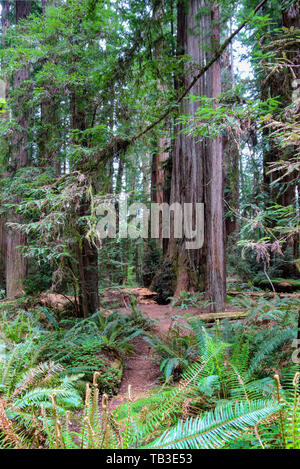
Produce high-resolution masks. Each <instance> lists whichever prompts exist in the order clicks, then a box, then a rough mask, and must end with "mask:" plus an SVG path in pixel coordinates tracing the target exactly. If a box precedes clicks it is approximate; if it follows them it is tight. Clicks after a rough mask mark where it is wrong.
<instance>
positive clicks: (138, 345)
mask: <svg viewBox="0 0 300 469" xmlns="http://www.w3.org/2000/svg"><path fill="white" fill-rule="evenodd" d="M140 309H141V312H142V313H143V315H144V316H146V317H147V318H149V319H152V320H154V329H153V334H156V335H158V336H159V335H165V334H167V332H168V330H169V329H170V327H171V326H172V322H173V321H174V316H177V317H178V316H180V317H181V321H183V322H185V315H187V316H197V317H199V316H201V319H203V320H206V321H209V320H210V319H211V318H212V317H214V319H215V317H216V315H211V314H208V313H205V312H204V311H201V310H199V308H192V307H190V308H188V309H185V310H183V311H182V310H181V311H179V308H176V307H175V308H171V306H170V305H158V304H149V305H140ZM120 311H121V312H124V313H128V310H126V309H125V308H123V309H121V310H120ZM232 314H237V315H239V316H240V315H244V314H245V313H244V312H241V311H232V307H231V311H230V312H229V311H225V312H224V313H220V314H219V316H220V317H226V316H231V315H232ZM132 345H134V348H135V350H134V354H133V356H132V357H130V358H129V359H127V361H126V363H125V366H124V372H123V377H122V381H121V386H120V389H119V393H118V394H117V395H116V396H114V397H112V399H110V403H109V408H110V410H113V409H115V408H116V407H118V406H119V405H121V404H122V403H123V402H124V401H125V400H126V399H127V398H128V387H129V385H131V393H130V394H131V398H132V399H133V400H136V399H140V398H142V397H144V396H145V395H146V394H147V393H148V392H149V391H151V389H153V388H155V387H157V386H158V385H159V384H161V383H159V377H160V376H161V375H162V373H161V372H160V369H159V364H158V363H157V362H156V361H155V360H154V356H153V354H152V350H151V347H150V346H149V344H148V343H147V342H146V341H145V340H144V339H142V338H139V337H138V338H136V339H135V340H134V341H133V342H132Z"/></svg>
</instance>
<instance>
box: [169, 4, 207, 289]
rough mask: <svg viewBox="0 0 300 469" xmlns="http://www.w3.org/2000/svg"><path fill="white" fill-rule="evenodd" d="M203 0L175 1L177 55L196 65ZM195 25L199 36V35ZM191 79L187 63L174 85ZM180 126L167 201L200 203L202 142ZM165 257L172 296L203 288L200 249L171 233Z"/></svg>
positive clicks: (200, 55) (196, 89)
mask: <svg viewBox="0 0 300 469" xmlns="http://www.w3.org/2000/svg"><path fill="white" fill-rule="evenodd" d="M202 7H203V1H201V0H190V2H189V5H187V4H186V2H185V1H180V2H179V3H178V12H177V54H178V55H189V56H190V57H191V59H192V61H193V63H196V64H203V63H204V62H205V53H204V52H203V49H202V48H200V45H199V42H200V41H201V40H204V31H205V29H204V28H203V27H204V23H205V21H206V20H207V18H206V17H203V16H202V18H201V23H202V24H201V26H200V24H199V17H198V16H196V15H197V14H198V15H199V10H200V8H202ZM199 26H200V28H201V31H200V32H201V35H200V34H199V31H198V29H199ZM191 80H192V73H191V71H190V70H188V66H186V69H185V71H184V73H183V76H182V77H181V78H180V80H178V83H177V86H178V87H186V86H188V85H189V83H190V82H191ZM204 91H205V79H204V78H202V79H200V80H199V81H198V82H197V83H196V84H195V85H194V86H193V88H192V89H191V94H194V95H198V96H199V95H200V96H201V95H203V94H204ZM197 106H198V104H197V103H195V102H191V101H185V102H184V104H183V105H182V107H181V113H184V114H189V115H192V114H194V113H195V111H196V109H197ZM182 130H183V126H182V125H181V124H178V125H177V126H176V128H175V135H176V139H175V143H174V151H173V155H172V175H171V193H170V204H173V203H176V202H179V203H180V204H181V207H183V204H184V203H193V204H196V203H203V202H204V161H203V152H204V144H203V143H200V142H198V139H196V138H194V137H192V136H190V135H186V134H184V133H183V132H182ZM168 255H169V258H170V260H171V263H172V264H173V265H174V268H175V272H176V284H175V285H174V291H175V293H174V294H175V296H178V295H179V293H180V291H181V290H186V291H194V290H199V289H200V290H203V289H204V249H196V250H189V251H188V250H186V249H185V240H184V239H182V240H177V239H174V237H173V234H172V232H171V239H170V242H169V252H168Z"/></svg>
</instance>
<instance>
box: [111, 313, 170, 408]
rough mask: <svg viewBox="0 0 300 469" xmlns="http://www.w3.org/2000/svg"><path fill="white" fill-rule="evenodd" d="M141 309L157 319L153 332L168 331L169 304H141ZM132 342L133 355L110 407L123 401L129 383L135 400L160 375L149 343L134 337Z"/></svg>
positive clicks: (153, 383)
mask: <svg viewBox="0 0 300 469" xmlns="http://www.w3.org/2000/svg"><path fill="white" fill-rule="evenodd" d="M141 310H142V312H143V314H144V315H145V316H147V317H149V318H151V319H154V320H156V321H157V322H156V324H155V329H154V334H155V333H156V334H159V333H160V332H162V333H164V332H167V331H168V329H169V327H170V325H171V322H172V321H171V316H172V312H171V309H170V307H169V306H162V305H156V304H151V305H141ZM124 312H125V310H124ZM132 343H133V345H134V348H135V351H134V355H133V356H132V357H131V358H129V359H128V360H127V362H126V366H125V368H124V373H123V378H122V382H121V387H120V390H119V394H118V395H117V396H114V397H113V398H112V399H111V401H110V409H114V408H116V407H117V406H118V405H120V404H122V402H124V400H125V399H126V398H127V396H128V386H129V385H131V397H132V398H133V399H134V400H135V399H138V398H140V397H142V396H144V395H145V394H146V393H147V391H149V390H150V389H151V388H153V387H155V386H157V385H158V384H159V382H158V378H159V376H161V372H160V370H159V363H155V362H154V360H153V354H152V353H151V348H150V346H149V344H148V343H147V342H146V341H145V340H143V339H141V338H137V339H135V340H134V341H133V342H132Z"/></svg>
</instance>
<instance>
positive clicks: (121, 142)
mask: <svg viewBox="0 0 300 469" xmlns="http://www.w3.org/2000/svg"><path fill="white" fill-rule="evenodd" d="M266 2H267V0H262V1H261V2H260V3H259V4H258V5H257V6H256V7H255V8H254V10H253V11H252V13H251V14H250V15H249V16H248V17H247V18H246V19H245V20H244V21H243V22H242V23H241V24H240V26H239V27H238V28H237V29H236V30H235V31H233V33H232V34H230V36H229V37H228V38H227V39H226V40H225V41H224V42H223V43H222V44H221V46H220V47H219V49H218V50H217V51H216V53H215V54H214V55H213V56H212V58H211V59H210V60H209V61H208V62H207V64H206V65H204V66H203V67H201V68H200V70H199V72H198V73H197V75H196V76H195V77H194V78H193V79H192V81H191V83H190V84H189V85H188V86H187V87H186V88H185V89H184V90H183V91H182V92H181V93H180V94H179V96H178V97H177V99H176V101H175V102H174V103H172V104H171V105H170V106H169V107H168V108H167V109H166V111H165V112H164V113H163V114H162V115H161V116H160V117H159V118H158V119H156V120H155V121H154V122H152V123H151V124H149V125H148V126H147V127H145V128H144V129H143V130H141V131H140V132H139V133H138V134H137V135H134V136H133V137H130V138H123V137H120V136H117V137H113V138H112V139H111V140H110V142H109V143H108V144H107V145H106V146H105V147H104V148H103V149H102V150H100V151H99V152H97V155H95V159H94V160H93V161H91V160H90V161H85V162H83V164H82V163H81V164H80V165H79V166H80V169H83V168H86V169H88V170H93V169H97V168H98V165H99V164H100V163H101V162H102V161H105V160H107V159H109V158H110V157H112V156H113V155H114V154H115V153H116V152H118V151H126V150H127V148H128V147H129V146H130V145H131V144H132V143H134V142H135V140H137V139H139V138H140V137H142V136H143V135H145V134H146V133H148V132H149V131H150V130H152V129H153V128H154V127H156V126H157V125H158V124H160V123H161V122H162V121H163V120H164V119H165V118H166V117H168V115H169V114H171V113H172V112H173V111H174V110H175V109H176V108H177V107H178V104H180V102H181V101H182V100H183V99H184V98H185V96H186V95H187V94H188V92H189V91H190V90H191V88H192V87H193V86H194V85H195V83H196V82H197V81H198V80H199V79H200V78H201V77H202V76H203V75H204V74H205V73H206V72H207V70H208V69H209V68H210V67H211V66H212V65H213V64H214V63H215V62H216V61H217V60H218V59H219V58H220V57H221V55H222V54H223V52H224V50H225V49H226V47H227V46H228V45H229V44H230V43H231V41H232V40H233V39H234V38H235V36H236V35H237V34H238V33H239V32H240V31H241V30H242V29H243V28H244V27H245V26H246V25H247V24H248V23H249V21H250V20H251V19H252V18H253V16H254V15H255V14H256V13H257V11H258V10H260V8H261V7H262V6H263V5H264V4H265V3H266Z"/></svg>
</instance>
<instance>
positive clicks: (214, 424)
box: [145, 401, 279, 449]
mask: <svg viewBox="0 0 300 469" xmlns="http://www.w3.org/2000/svg"><path fill="white" fill-rule="evenodd" d="M278 409H279V406H278V405H277V404H275V403H274V402H272V401H251V402H236V403H235V404H227V405H226V406H222V407H218V408H216V409H215V410H214V411H210V412H206V413H205V414H204V415H203V416H202V417H196V418H190V419H188V420H186V421H182V420H180V421H179V422H178V423H177V425H176V426H174V427H173V428H171V429H170V430H166V431H165V432H164V433H163V434H162V435H161V437H159V438H158V439H157V440H155V441H154V442H153V443H150V444H149V445H147V446H146V447H145V448H154V449H158V448H164V449H199V448H201V449H217V448H221V447H223V446H225V445H226V444H227V443H228V442H229V441H230V440H232V439H234V438H236V437H238V436H239V435H240V434H241V433H243V432H245V431H247V430H248V429H249V428H251V427H254V426H255V425H257V424H258V423H259V422H260V421H261V420H263V419H265V418H267V417H268V416H269V415H271V414H273V413H275V412H276V411H277V410H278Z"/></svg>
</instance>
